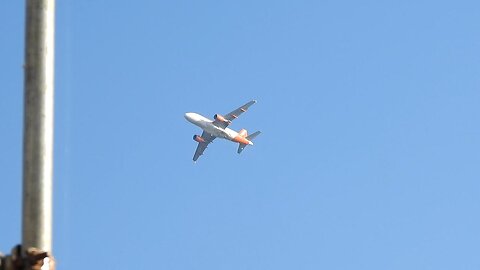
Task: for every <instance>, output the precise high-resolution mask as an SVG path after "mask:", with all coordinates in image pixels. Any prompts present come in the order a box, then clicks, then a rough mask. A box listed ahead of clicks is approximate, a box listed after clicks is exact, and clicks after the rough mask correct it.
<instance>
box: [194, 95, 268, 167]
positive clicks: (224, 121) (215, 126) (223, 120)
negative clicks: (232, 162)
mask: <svg viewBox="0 0 480 270" xmlns="http://www.w3.org/2000/svg"><path fill="white" fill-rule="evenodd" d="M255 103H257V101H256V100H252V101H250V102H248V103H247V104H245V105H243V106H241V107H240V108H238V109H236V110H234V111H232V112H231V113H229V114H226V115H225V116H223V115H220V114H215V115H214V117H213V118H214V120H210V119H208V118H206V117H204V116H202V115H200V114H198V113H191V112H190V113H186V114H185V119H187V120H188V121H189V122H190V123H192V124H194V125H196V126H198V127H200V128H201V129H202V130H203V133H202V135H201V136H199V135H194V136H193V140H194V141H196V142H198V146H197V150H196V151H195V154H194V155H193V161H197V159H198V158H199V157H200V156H201V155H203V151H205V149H206V148H207V146H208V144H209V143H211V142H212V141H213V140H215V138H222V139H226V140H230V141H232V142H236V143H238V151H237V153H239V154H240V153H241V152H242V151H243V149H244V148H245V147H246V146H247V145H253V142H252V140H253V139H254V138H255V137H257V136H258V134H260V131H257V132H255V133H253V134H251V135H248V133H247V130H245V129H242V130H240V131H239V132H236V131H235V130H232V129H230V128H228V126H229V125H230V124H231V123H232V121H233V120H234V119H236V118H238V117H239V116H240V114H242V113H244V112H246V111H247V110H248V107H250V106H252V105H253V104H255Z"/></svg>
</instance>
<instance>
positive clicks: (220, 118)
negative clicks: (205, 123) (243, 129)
mask: <svg viewBox="0 0 480 270" xmlns="http://www.w3.org/2000/svg"><path fill="white" fill-rule="evenodd" d="M213 118H214V119H215V120H218V121H222V122H225V123H230V121H228V120H227V119H225V117H223V115H221V114H218V113H217V114H215V115H214V116H213Z"/></svg>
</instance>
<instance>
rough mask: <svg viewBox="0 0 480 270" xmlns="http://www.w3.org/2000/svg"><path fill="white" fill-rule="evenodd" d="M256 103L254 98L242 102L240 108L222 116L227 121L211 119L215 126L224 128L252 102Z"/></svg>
mask: <svg viewBox="0 0 480 270" xmlns="http://www.w3.org/2000/svg"><path fill="white" fill-rule="evenodd" d="M255 103H257V101H256V100H252V101H250V102H248V103H246V104H244V105H243V106H241V107H240V108H238V109H236V110H234V111H232V112H230V113H229V114H226V115H225V116H224V118H225V119H226V120H227V121H228V122H224V121H221V120H215V121H213V124H214V125H216V126H217V127H221V128H226V127H227V126H228V125H229V124H230V122H231V121H233V120H235V119H237V118H238V117H239V116H240V115H241V114H242V113H244V112H246V111H247V110H248V108H249V107H250V106H252V105H253V104H255Z"/></svg>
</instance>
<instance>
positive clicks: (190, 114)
mask: <svg viewBox="0 0 480 270" xmlns="http://www.w3.org/2000/svg"><path fill="white" fill-rule="evenodd" d="M184 117H185V119H187V120H188V121H190V122H192V120H193V113H186V114H185V115H184Z"/></svg>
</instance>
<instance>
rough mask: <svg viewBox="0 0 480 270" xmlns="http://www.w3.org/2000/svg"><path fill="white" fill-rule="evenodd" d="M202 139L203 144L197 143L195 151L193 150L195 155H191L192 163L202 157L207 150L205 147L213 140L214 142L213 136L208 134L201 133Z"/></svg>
mask: <svg viewBox="0 0 480 270" xmlns="http://www.w3.org/2000/svg"><path fill="white" fill-rule="evenodd" d="M202 138H203V139H204V140H205V142H199V143H198V146H197V150H195V155H193V161H197V159H198V158H199V157H200V156H201V155H203V151H205V149H207V146H208V144H209V143H211V142H212V141H213V140H215V138H216V137H215V136H212V135H210V134H209V133H208V132H205V131H204V132H203V133H202Z"/></svg>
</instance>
